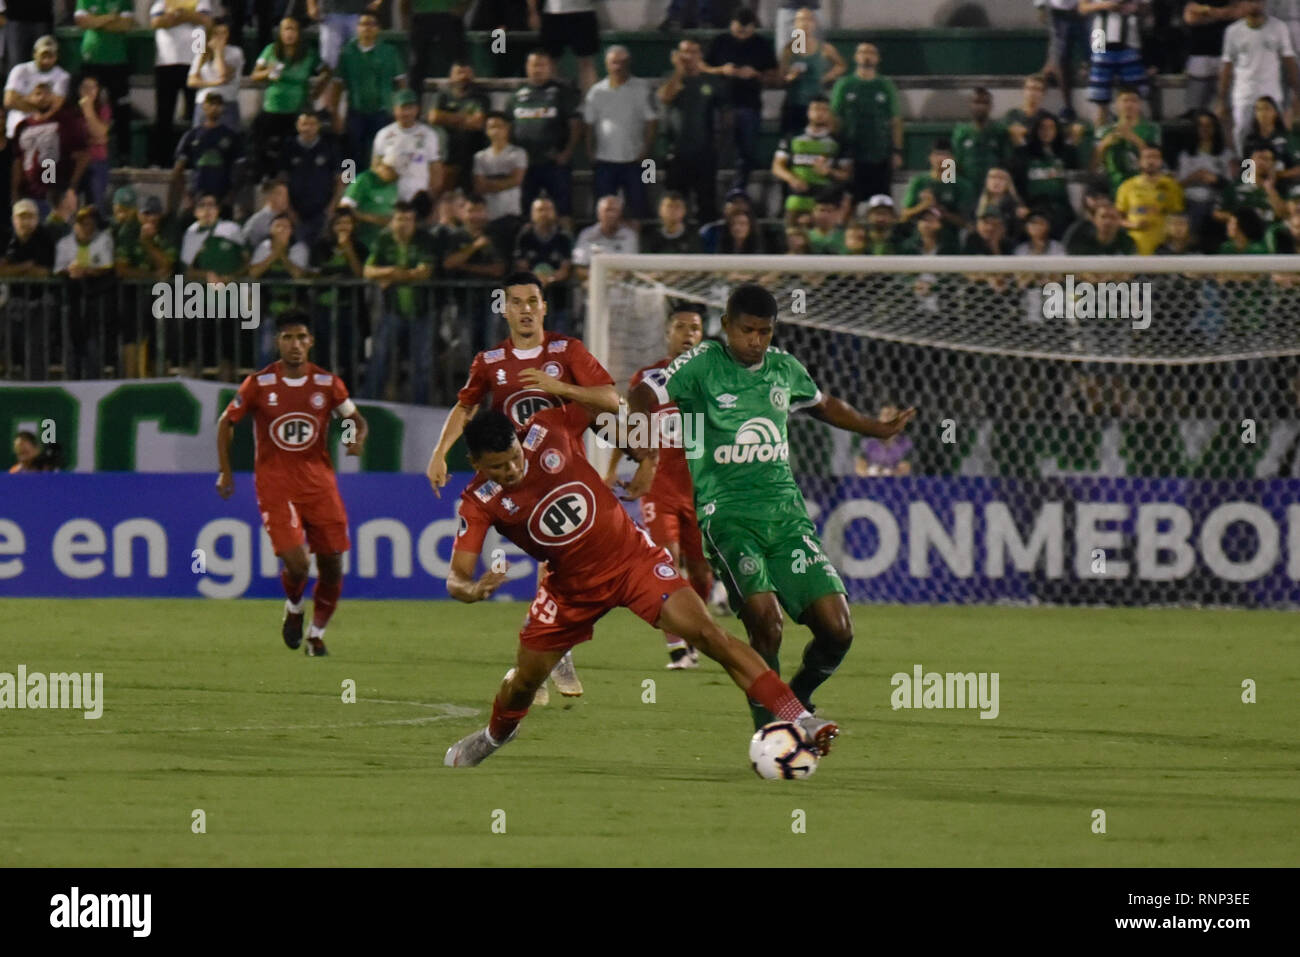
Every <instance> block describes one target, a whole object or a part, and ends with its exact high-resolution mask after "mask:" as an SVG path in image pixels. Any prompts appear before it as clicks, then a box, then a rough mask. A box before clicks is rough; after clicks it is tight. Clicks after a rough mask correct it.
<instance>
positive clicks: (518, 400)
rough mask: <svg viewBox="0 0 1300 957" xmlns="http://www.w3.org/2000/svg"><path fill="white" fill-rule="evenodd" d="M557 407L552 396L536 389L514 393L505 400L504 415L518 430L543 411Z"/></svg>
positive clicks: (557, 403)
mask: <svg viewBox="0 0 1300 957" xmlns="http://www.w3.org/2000/svg"><path fill="white" fill-rule="evenodd" d="M558 405H559V402H557V401H556V400H555V398H554V397H553V396H551V395H550V394H548V393H546V392H540V391H538V390H537V389H526V390H524V391H523V392H516V393H515V394H514V395H512V396H511V397H510V398H508V399H506V403H505V406H504V409H505V413H506V415H507V416H509V417H510V421H511V422H513V423H514V424H515V427H516V428H518V427H520V426H522V425H523V424H524V423H525V422H527V421H528V420H529V419H531V418H532V417H533V416H534V415H536V414H537V413H538V412H541V411H542V410H543V409H553V408H555V407H556V406H558Z"/></svg>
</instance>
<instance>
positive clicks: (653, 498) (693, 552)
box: [605, 306, 713, 670]
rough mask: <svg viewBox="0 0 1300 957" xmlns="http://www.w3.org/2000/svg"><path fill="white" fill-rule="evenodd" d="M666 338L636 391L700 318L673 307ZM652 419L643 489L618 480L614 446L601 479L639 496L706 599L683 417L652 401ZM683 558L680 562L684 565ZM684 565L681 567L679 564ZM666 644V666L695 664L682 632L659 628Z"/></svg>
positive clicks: (647, 517) (699, 330) (690, 343)
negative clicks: (655, 443)
mask: <svg viewBox="0 0 1300 957" xmlns="http://www.w3.org/2000/svg"><path fill="white" fill-rule="evenodd" d="M665 338H667V340H668V358H666V359H660V360H659V361H658V362H656V363H655V364H654V365H650V366H646V367H645V368H644V369H638V370H637V371H636V373H635V374H634V375H633V376H632V381H631V383H630V384H629V386H628V388H629V389H635V388H636V387H637V386H638V385H640V384H641V380H642V379H644V378H645V377H646V375H647V374H649V373H650V372H653V371H654V370H656V369H663V368H665V367H666V366H668V365H669V363H671V362H672V361H673V360H674V359H676V358H677V357H678V356H679V355H681V354H682V353H683V352H686V351H688V350H690V349H693V348H695V347H696V346H697V345H699V344H700V340H701V339H703V338H704V317H703V316H702V315H701V314H700V312H699V310H698V309H697V308H696V307H694V306H683V307H682V308H680V309H674V310H673V312H672V313H671V314H670V315H669V316H668V325H667V328H666V330H665ZM651 413H652V421H653V422H654V423H655V425H656V426H657V427H658V429H659V460H658V468H657V469H656V468H655V467H654V465H653V463H651V465H650V468H649V469H638V470H637V476H638V477H642V476H644V477H647V478H649V477H651V476H653V481H652V483H651V484H650V486H649V487H648V488H643V487H641V483H640V482H638V481H637V479H636V478H634V479H633V480H632V481H631V482H619V481H618V463H619V460H620V459H621V458H622V457H623V456H622V453H621V452H620V451H619V450H618V449H617V448H616V449H614V454H613V456H611V458H610V460H609V468H607V469H606V470H605V482H606V483H607V484H608V485H609V486H610V487H611V488H612V487H614V486H615V485H621V486H622V487H623V488H624V489H625V491H626V495H625V498H626V499H627V500H629V501H630V500H632V499H635V498H640V499H641V517H642V519H643V520H644V522H645V526H646V528H647V529H649V531H650V537H651V538H653V539H654V541H655V544H656V545H662V546H663V547H664V548H666V549H668V553H669V554H670V555H672V556H673V564H674V565H676V566H677V567H678V568H679V569H683V570H684V571H685V572H686V576H687V578H688V580H689V581H690V583H691V587H692V588H694V589H695V593H696V594H697V595H699V596H700V597H701V598H702V599H704V600H705V601H706V602H707V601H708V600H709V593H710V592H711V591H712V590H713V571H712V570H711V569H710V568H709V562H708V560H707V559H706V558H705V557H704V547H703V545H702V544H701V542H700V526H699V523H698V522H697V521H696V519H695V497H694V490H693V489H692V488H691V470H690V468H689V466H687V464H686V451H685V449H683V447H682V417H681V416H680V415H679V414H678V412H677V406H675V405H672V404H671V403H668V404H656V405H655V406H654V408H653V409H652V410H651ZM683 559H684V560H685V562H684V563H683ZM683 564H684V567H683ZM664 640H665V641H666V642H667V643H668V668H669V670H677V669H681V668H695V667H697V666H698V665H699V655H698V654H697V653H696V651H695V649H694V648H692V647H691V646H690V645H689V644H687V643H686V641H685V639H683V638H682V636H681V635H675V634H673V633H672V632H670V631H666V632H664Z"/></svg>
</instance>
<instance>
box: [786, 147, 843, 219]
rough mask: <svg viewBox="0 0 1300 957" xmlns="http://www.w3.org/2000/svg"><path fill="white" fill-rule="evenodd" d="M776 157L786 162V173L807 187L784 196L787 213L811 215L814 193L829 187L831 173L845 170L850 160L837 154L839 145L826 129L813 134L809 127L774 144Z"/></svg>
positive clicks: (815, 202)
mask: <svg viewBox="0 0 1300 957" xmlns="http://www.w3.org/2000/svg"><path fill="white" fill-rule="evenodd" d="M776 155H777V156H778V157H780V158H781V159H784V160H785V161H786V165H787V167H788V168H789V170H790V172H791V173H793V174H794V175H795V176H796V177H797V178H798V179H801V180H803V181H804V182H805V183H807V184H808V190H807V192H804V193H796V192H793V191H791V193H790V195H789V196H787V197H786V200H785V209H786V212H788V213H802V212H812V210H813V209H814V207H816V205H817V199H816V196H817V193H818V192H819V191H821V189H823V188H824V187H826V186H829V185H830V184H831V170H832V169H837V168H838V169H842V170H847V169H848V168H849V165H850V160H849V158H848V157H847V156H844V155H843V154H842V153H841V151H840V144H839V142H838V141H837V140H836V139H835V137H833V136H831V133H830V130H827V131H826V132H824V133H814V132H813V131H812V129H811V127H810V128H808V129H806V130H804V131H803V132H802V133H800V134H798V135H797V136H790V137H787V138H785V139H783V140H781V142H780V143H779V144H778V145H777V147H776Z"/></svg>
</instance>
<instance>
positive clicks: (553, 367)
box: [542, 362, 564, 379]
mask: <svg viewBox="0 0 1300 957" xmlns="http://www.w3.org/2000/svg"><path fill="white" fill-rule="evenodd" d="M542 371H543V372H545V373H546V374H547V375H548V376H550V377H551V378H552V379H558V378H559V377H560V375H561V374H562V373H563V372H564V370H563V369H561V368H560V364H559V363H558V362H548V363H546V365H544V366H542Z"/></svg>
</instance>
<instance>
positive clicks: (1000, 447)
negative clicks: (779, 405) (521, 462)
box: [586, 254, 1300, 604]
mask: <svg viewBox="0 0 1300 957" xmlns="http://www.w3.org/2000/svg"><path fill="white" fill-rule="evenodd" d="M745 281H753V282H759V283H760V284H762V285H763V286H765V287H766V288H767V289H769V290H770V291H771V292H772V293H773V295H774V296H775V297H776V300H777V303H778V308H779V314H778V319H779V321H778V325H777V334H776V340H775V341H776V344H777V345H779V346H780V347H782V348H784V349H786V350H787V351H789V352H791V353H793V354H794V355H795V356H796V357H798V358H799V359H800V360H801V361H802V362H803V363H804V364H805V365H806V366H807V367H808V369H809V371H810V372H811V373H812V375H813V378H814V379H815V380H816V381H817V382H818V384H819V385H820V386H821V388H822V389H823V391H825V392H828V393H830V394H833V395H837V396H840V397H842V398H844V399H845V400H847V401H849V402H850V403H852V404H853V405H855V406H857V407H858V408H859V409H861V410H863V411H864V412H868V413H870V414H872V415H877V414H878V413H879V411H880V409H881V408H882V407H885V406H896V407H905V406H909V405H914V406H916V407H917V408H918V409H919V410H920V414H919V416H918V419H917V420H916V421H915V422H914V423H913V424H912V426H911V427H910V428H909V430H908V433H907V442H908V443H910V446H909V447H908V448H907V449H906V452H905V454H900V450H899V449H897V448H893V449H892V450H891V452H890V454H886V455H884V456H883V458H884V459H885V460H886V461H887V462H888V463H893V462H895V461H897V462H898V463H906V464H905V465H904V464H897V465H894V464H886V465H883V466H882V465H879V464H877V463H876V461H875V460H876V458H880V457H881V456H880V448H879V447H878V446H877V447H872V446H869V445H868V444H866V443H864V442H862V441H860V440H859V439H858V437H856V436H852V435H849V434H847V433H843V432H841V431H839V430H835V429H830V428H829V427H827V426H825V425H823V424H822V423H820V422H817V421H815V420H813V419H811V418H809V417H808V416H796V417H794V418H792V419H791V422H790V440H791V464H792V467H793V468H794V471H795V474H796V477H797V478H798V479H799V481H800V484H801V486H802V487H803V489H804V492H805V496H806V497H807V499H808V502H809V506H810V509H811V510H812V511H813V512H814V513H815V515H814V517H815V519H816V520H817V521H818V524H819V527H820V528H821V529H822V531H823V534H824V537H825V544H826V548H827V551H828V552H829V553H830V554H831V557H832V559H833V560H834V561H836V563H837V564H838V565H839V567H840V569H841V572H843V573H844V576H845V582H846V585H847V586H848V588H849V592H850V597H852V598H854V599H856V600H890V601H898V600H926V601H990V600H1013V601H1030V602H1032V601H1054V602H1056V601H1061V602H1090V603H1092V602H1095V603H1106V604H1112V603H1120V602H1134V603H1136V602H1144V603H1145V602H1152V601H1155V602H1177V603H1189V602H1190V603H1208V604H1241V603H1249V604H1261V603H1262V604H1279V603H1280V604H1294V603H1300V585H1298V584H1297V583H1298V582H1300V504H1297V503H1300V412H1298V408H1300V258H1297V257H1295V256H1185V257H1108V256H1098V257H1033V256H1026V257H956V256H954V257H917V256H890V257H883V256H862V257H848V256H649V255H636V256H628V255H614V254H602V255H596V256H593V259H592V268H591V286H590V297H589V308H588V313H587V325H586V336H587V342H588V346H589V348H590V349H591V351H592V352H593V353H594V354H595V355H596V357H597V358H598V359H600V361H601V362H602V363H604V364H605V365H606V367H607V368H608V369H609V370H610V372H611V373H612V374H613V376H614V378H615V381H616V382H617V383H618V384H619V387H620V389H625V388H626V385H627V381H628V378H629V377H630V376H631V374H632V373H633V372H634V371H635V370H636V369H637V368H640V367H641V366H644V365H648V364H650V363H652V362H654V361H656V360H658V359H660V358H662V356H663V354H664V348H665V345H664V339H663V333H664V319H665V318H666V316H667V314H668V310H669V309H670V307H671V306H672V305H674V304H677V303H686V304H691V305H694V306H697V307H700V308H701V309H702V311H703V312H704V313H705V316H706V329H707V330H709V331H711V332H716V331H717V327H718V318H719V316H720V314H721V311H722V308H723V306H724V304H725V302H726V297H727V295H728V293H729V292H730V290H731V289H732V288H734V287H735V285H737V284H738V283H740V282H745ZM899 473H903V474H899Z"/></svg>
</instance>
